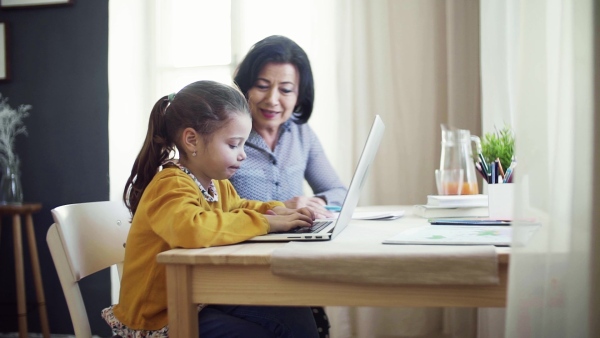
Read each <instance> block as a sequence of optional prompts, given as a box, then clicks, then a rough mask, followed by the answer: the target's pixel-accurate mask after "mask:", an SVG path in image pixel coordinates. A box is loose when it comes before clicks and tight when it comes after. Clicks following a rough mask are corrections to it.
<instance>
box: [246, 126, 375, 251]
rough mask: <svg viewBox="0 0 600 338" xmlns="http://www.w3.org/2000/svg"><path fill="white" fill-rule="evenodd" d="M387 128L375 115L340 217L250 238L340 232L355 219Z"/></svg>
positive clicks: (305, 237)
mask: <svg viewBox="0 0 600 338" xmlns="http://www.w3.org/2000/svg"><path fill="white" fill-rule="evenodd" d="M384 130H385V125H384V124H383V121H382V120H381V117H379V115H376V116H375V120H374V121H373V125H372V126H371V131H370V132H369V136H368V137H367V141H366V142H365V146H364V147H363V151H362V154H361V155H360V159H359V161H358V164H357V165H356V169H355V170H354V175H353V176H352V181H350V186H349V187H348V191H347V192H346V197H344V203H343V204H342V210H340V213H339V215H338V217H337V219H323V220H315V222H314V223H313V226H312V227H311V228H303V229H295V230H296V231H291V232H273V233H269V234H266V235H261V236H256V237H253V238H250V239H249V240H248V241H252V242H271V241H327V240H331V239H333V238H335V237H336V236H337V235H339V234H340V233H341V232H342V231H343V230H344V229H345V228H346V227H347V226H348V224H349V223H350V220H351V219H352V214H353V213H354V209H356V205H357V204H358V200H359V198H360V191H361V189H362V186H363V184H364V182H365V178H366V177H367V173H368V172H369V168H370V166H371V164H372V163H373V159H374V158H375V154H377V149H379V144H380V143H381V139H382V138H383V131H384Z"/></svg>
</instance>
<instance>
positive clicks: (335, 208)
mask: <svg viewBox="0 0 600 338" xmlns="http://www.w3.org/2000/svg"><path fill="white" fill-rule="evenodd" d="M325 209H327V210H329V211H342V207H340V206H337V205H326V206H325Z"/></svg>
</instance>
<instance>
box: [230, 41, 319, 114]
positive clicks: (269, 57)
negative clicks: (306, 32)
mask: <svg viewBox="0 0 600 338" xmlns="http://www.w3.org/2000/svg"><path fill="white" fill-rule="evenodd" d="M268 63H291V64H292V65H294V66H296V68H297V69H298V73H299V75H300V86H299V90H298V102H297V103H296V106H295V107H294V112H293V117H294V118H293V119H292V120H293V121H294V122H296V123H298V124H302V123H306V122H307V121H308V119H309V118H310V115H311V114H312V110H313V103H314V101H315V85H314V81H313V74H312V70H311V68H310V61H308V56H307V55H306V52H304V50H303V49H302V48H301V47H300V46H298V44H296V43H295V42H294V41H292V40H290V39H289V38H287V37H285V36H281V35H272V36H269V37H266V38H264V39H263V40H261V41H259V42H257V43H256V44H254V46H252V48H250V51H249V52H248V54H247V55H246V57H245V58H244V60H243V61H242V63H241V64H240V65H239V67H238V68H237V71H236V74H235V77H234V81H235V83H236V84H237V85H238V87H240V90H241V91H242V93H244V95H245V96H246V99H248V91H249V90H250V88H252V87H253V86H254V84H255V83H256V79H257V78H258V75H259V73H260V71H261V70H262V69H263V67H264V66H265V65H266V64H268Z"/></svg>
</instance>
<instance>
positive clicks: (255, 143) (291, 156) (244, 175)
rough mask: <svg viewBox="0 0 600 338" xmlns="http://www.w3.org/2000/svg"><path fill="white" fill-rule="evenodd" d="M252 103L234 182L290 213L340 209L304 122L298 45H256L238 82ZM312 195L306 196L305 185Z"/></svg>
mask: <svg viewBox="0 0 600 338" xmlns="http://www.w3.org/2000/svg"><path fill="white" fill-rule="evenodd" d="M234 81H235V83H236V84H237V85H238V86H239V88H240V90H241V91H242V93H243V94H244V95H245V96H246V98H247V99H248V103H249V106H250V111H251V113H252V131H251V132H250V137H249V138H248V141H247V142H246V145H245V148H244V150H245V151H246V154H247V156H248V157H247V158H246V160H245V161H244V163H243V165H242V166H241V168H240V169H239V170H238V171H237V173H235V174H234V175H233V176H232V177H231V178H230V181H231V183H232V184H233V185H234V187H235V189H236V190H237V192H238V193H239V195H240V196H241V197H243V198H247V199H253V200H261V201H269V200H277V201H284V203H285V205H286V207H288V208H293V209H295V208H301V207H308V208H310V209H311V210H313V211H314V212H315V214H316V215H317V217H320V218H322V217H330V216H332V214H331V212H330V211H328V210H327V209H326V208H325V205H336V206H341V205H342V202H343V199H344V196H345V195H346V187H345V186H344V184H343V183H342V182H341V180H340V179H339V177H338V176H337V174H336V173H335V170H334V169H333V167H332V166H331V163H330V162H329V160H328V159H327V156H325V152H324V151H323V147H322V146H321V143H320V142H319V139H318V138H317V135H316V134H315V133H314V131H313V130H312V129H311V128H310V126H308V124H307V123H306V122H308V119H309V118H310V116H311V114H312V110H313V102H314V96H315V90H314V82H313V75H312V70H311V67H310V62H309V60H308V56H307V55H306V53H305V52H304V50H303V49H302V48H301V47H300V46H298V45H297V44H296V43H295V42H294V41H292V40H290V39H288V38H286V37H284V36H277V35H274V36H269V37H267V38H265V39H263V40H261V41H259V42H257V43H256V44H255V45H254V46H252V48H251V49H250V51H249V52H248V54H247V55H246V57H245V58H244V60H243V61H242V63H241V64H240V65H239V67H238V69H237V72H236V74H235V78H234ZM305 180H306V182H308V185H309V186H310V188H311V189H312V192H313V194H312V195H311V196H306V195H305V194H304V181H305ZM313 312H314V314H315V320H316V322H317V326H318V327H319V331H320V334H321V337H328V333H329V322H328V320H327V317H326V315H325V313H324V311H323V309H322V308H313Z"/></svg>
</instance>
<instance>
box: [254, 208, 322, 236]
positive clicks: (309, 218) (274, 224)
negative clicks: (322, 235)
mask: <svg viewBox="0 0 600 338" xmlns="http://www.w3.org/2000/svg"><path fill="white" fill-rule="evenodd" d="M265 218H266V219H267V221H268V222H269V226H270V228H271V229H270V230H269V232H282V231H289V230H292V229H294V228H298V227H311V226H312V223H313V220H314V219H315V215H314V213H313V212H312V211H311V210H310V209H308V208H300V209H295V210H294V209H288V208H284V207H275V208H273V209H272V210H269V211H267V213H266V214H265Z"/></svg>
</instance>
